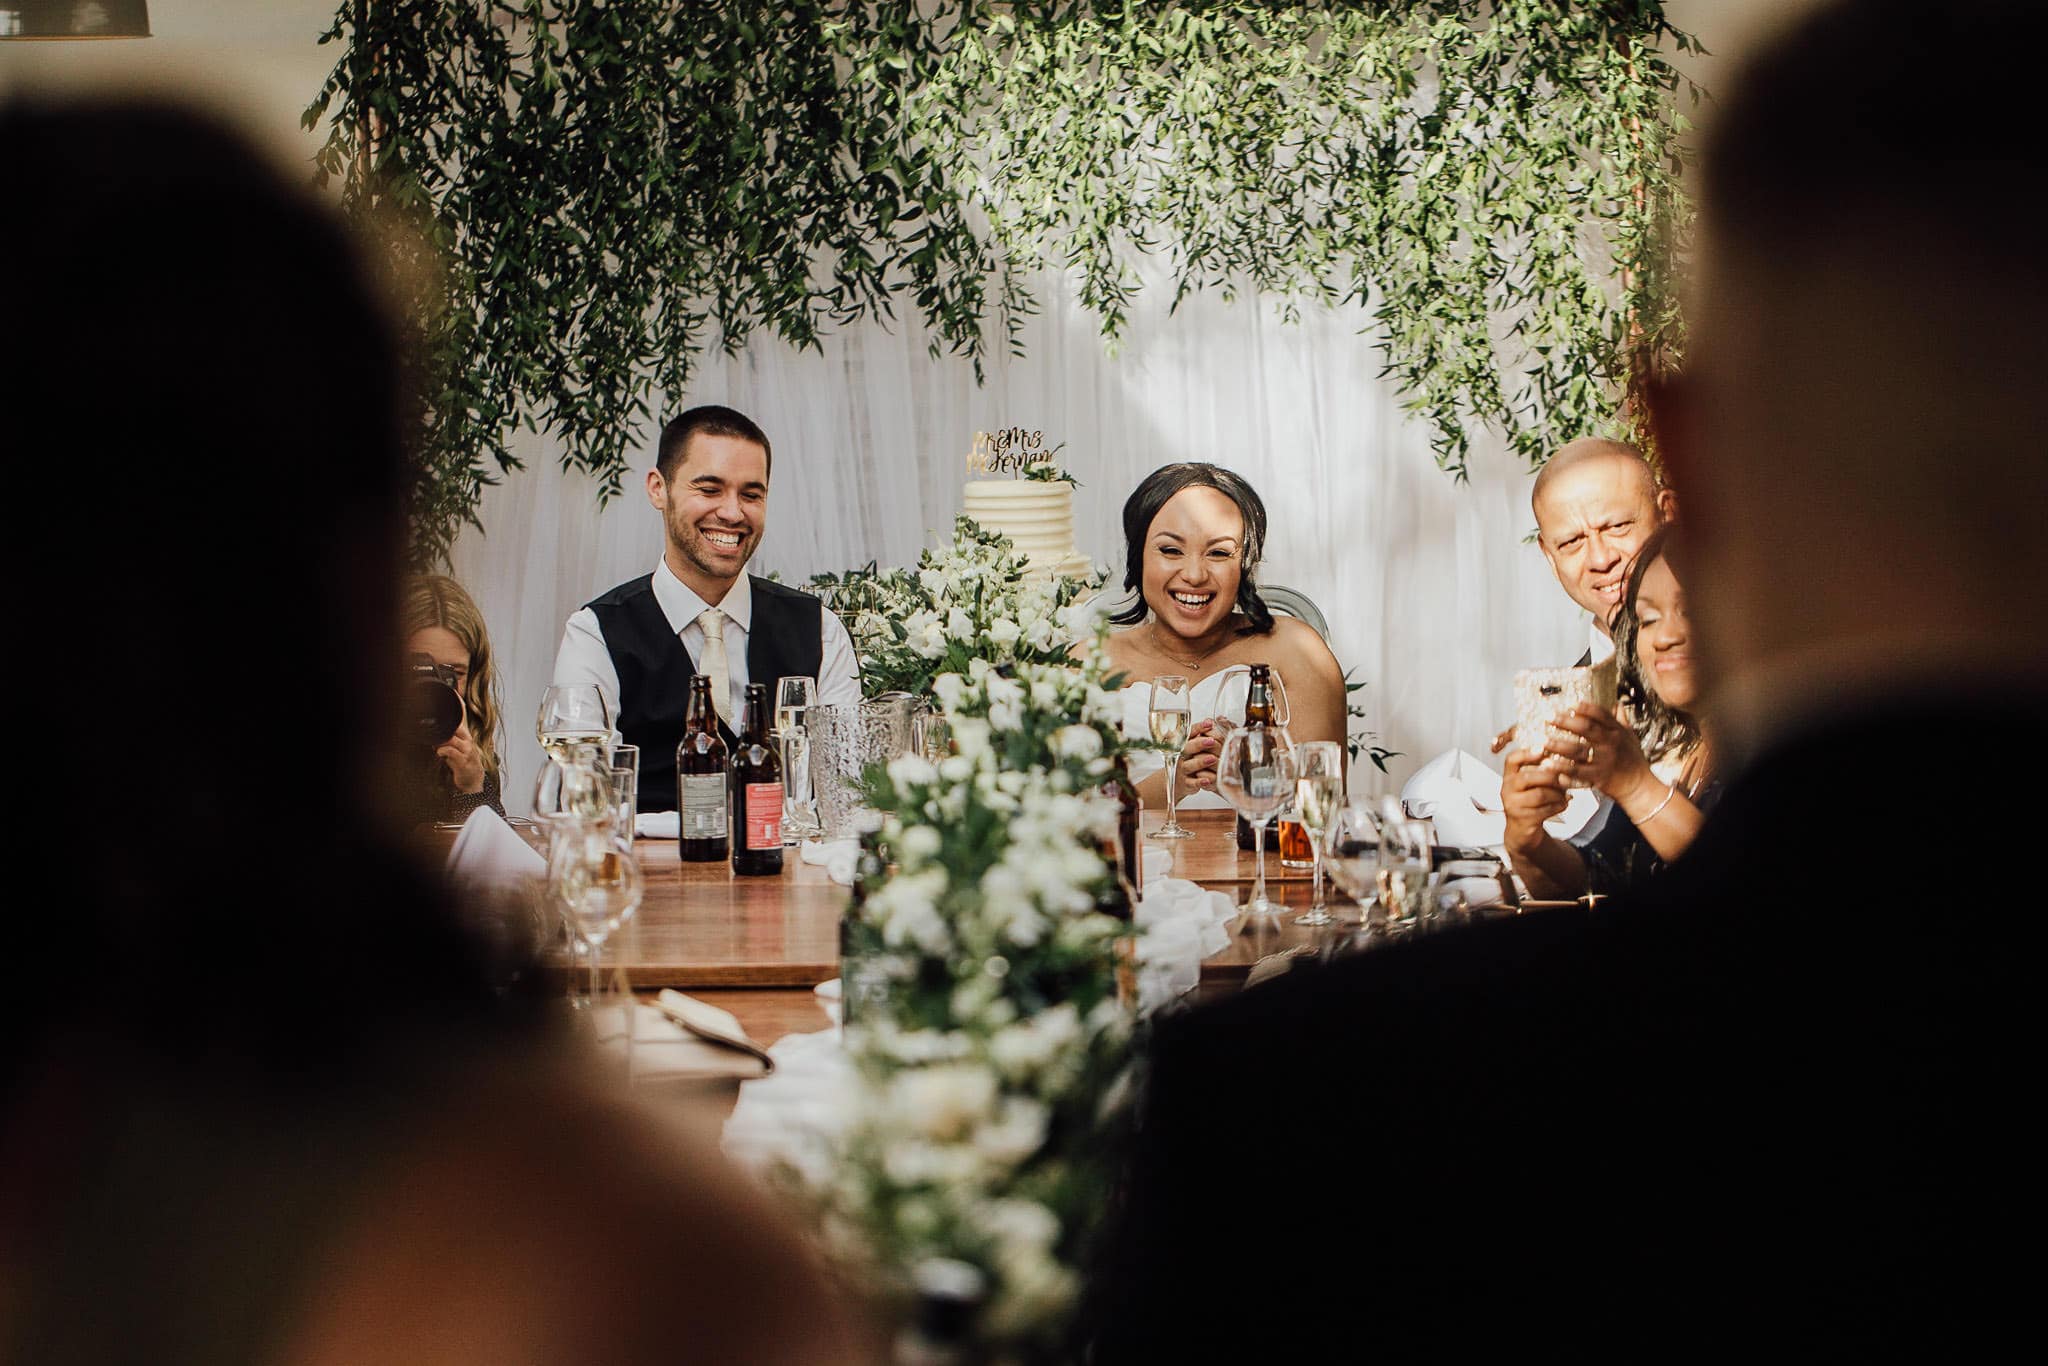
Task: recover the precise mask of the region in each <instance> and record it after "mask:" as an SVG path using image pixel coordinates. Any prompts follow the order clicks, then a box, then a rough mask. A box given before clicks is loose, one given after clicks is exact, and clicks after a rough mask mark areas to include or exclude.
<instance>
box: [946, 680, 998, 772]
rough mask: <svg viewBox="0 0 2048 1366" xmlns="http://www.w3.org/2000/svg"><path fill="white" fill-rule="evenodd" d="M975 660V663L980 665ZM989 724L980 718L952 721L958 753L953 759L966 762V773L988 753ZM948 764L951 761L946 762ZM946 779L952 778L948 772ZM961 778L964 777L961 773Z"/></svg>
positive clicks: (968, 717)
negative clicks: (974, 762)
mask: <svg viewBox="0 0 2048 1366" xmlns="http://www.w3.org/2000/svg"><path fill="white" fill-rule="evenodd" d="M980 662H981V661H980V660H976V661H975V663H977V664H978V663H980ZM989 724H990V723H989V722H988V721H985V720H982V719H981V718H980V717H972V716H962V717H957V718H955V719H954V721H953V748H954V749H955V750H957V751H958V753H957V754H955V755H954V756H953V757H954V758H958V759H965V760H967V761H968V770H967V772H969V773H971V772H973V761H974V760H976V759H979V758H980V757H981V756H982V755H984V754H986V753H988V736H989ZM948 762H949V763H950V762H951V760H948ZM946 776H947V777H949V778H950V777H952V776H953V775H952V773H951V772H950V771H948V772H947V775H946ZM960 776H961V777H963V778H964V777H966V776H967V774H966V773H962V774H961V775H960Z"/></svg>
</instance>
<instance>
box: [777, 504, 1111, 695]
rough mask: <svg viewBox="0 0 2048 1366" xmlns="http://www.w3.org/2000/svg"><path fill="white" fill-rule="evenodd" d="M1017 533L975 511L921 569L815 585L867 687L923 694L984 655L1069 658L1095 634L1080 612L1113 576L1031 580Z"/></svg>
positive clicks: (860, 573) (1003, 659)
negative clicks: (982, 520) (992, 527)
mask: <svg viewBox="0 0 2048 1366" xmlns="http://www.w3.org/2000/svg"><path fill="white" fill-rule="evenodd" d="M1025 569H1026V561H1025V558H1024V557H1023V556H1022V555H1020V554H1018V553H1017V550H1016V548H1015V547H1014V546H1013V545H1012V544H1011V543H1010V539H1009V538H1008V537H1007V536H1003V535H1001V534H1000V533H997V532H993V531H988V530H985V529H984V528H982V527H981V526H979V525H977V524H976V523H975V522H973V521H972V520H970V519H969V518H966V517H961V518H958V519H957V520H956V521H955V522H954V524H953V540H952V542H951V543H950V544H948V545H945V546H942V547H940V548H939V549H937V550H927V551H925V552H924V554H923V555H922V556H921V557H920V558H919V560H918V565H917V568H916V569H914V570H906V569H886V570H885V569H877V568H876V567H875V566H873V565H869V566H868V567H867V568H865V569H855V570H849V571H848V572H847V573H845V574H821V575H818V576H817V577H816V578H813V579H812V580H811V581H810V582H809V583H808V584H806V585H805V587H806V588H807V589H808V590H809V591H810V592H813V593H816V594H817V595H818V596H819V597H820V598H822V599H824V602H825V605H826V606H827V607H829V608H831V609H832V610H833V611H834V612H836V613H838V614H839V618H840V620H842V621H844V622H845V623H846V628H847V631H848V633H849V634H851V635H852V637H853V648H854V651H855V652H856V653H857V654H858V655H859V656H860V662H861V664H860V680H861V691H862V692H863V693H865V694H866V695H867V696H869V697H874V696H876V695H878V694H880V693H885V692H907V693H914V694H918V695H923V694H925V693H927V692H929V691H930V689H931V686H932V683H933V680H935V679H937V678H938V677H939V676H941V675H942V674H964V673H965V672H966V669H967V666H968V664H969V663H970V662H972V661H974V660H982V661H984V662H986V663H988V664H990V665H993V666H995V667H996V668H998V669H1003V668H1007V667H1009V666H1011V665H1015V664H1051V663H1059V662H1062V661H1064V660H1065V659H1066V657H1067V644H1068V642H1069V641H1072V640H1075V639H1078V638H1084V637H1086V636H1087V635H1088V634H1089V632H1088V630H1087V629H1086V628H1085V626H1084V624H1083V623H1082V622H1081V621H1080V620H1079V618H1078V617H1077V615H1076V613H1075V611H1074V610H1073V609H1076V608H1078V607H1080V606H1082V605H1084V604H1085V603H1086V602H1087V601H1088V600H1089V599H1090V598H1093V597H1094V596H1095V595H1096V594H1097V593H1098V592H1100V591H1101V589H1102V585H1103V584H1104V583H1105V582H1106V581H1107V576H1106V575H1102V574H1097V575H1095V576H1093V577H1091V578H1057V577H1056V578H1051V579H1039V580H1027V579H1026V578H1025Z"/></svg>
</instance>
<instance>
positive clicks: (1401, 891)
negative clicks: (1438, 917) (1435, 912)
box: [1379, 820, 1430, 934]
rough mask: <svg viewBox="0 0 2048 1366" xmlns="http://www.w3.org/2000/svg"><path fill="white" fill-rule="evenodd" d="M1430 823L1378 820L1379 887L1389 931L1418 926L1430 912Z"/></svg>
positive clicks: (1392, 932)
mask: <svg viewBox="0 0 2048 1366" xmlns="http://www.w3.org/2000/svg"><path fill="white" fill-rule="evenodd" d="M1429 882H1430V874H1429V826H1428V824H1427V823H1426V822H1424V821H1411V820H1389V821H1383V822H1381V828H1380V865H1379V890H1380V908H1381V909H1382V910H1383V911H1384V912H1385V913H1386V927H1387V932H1388V933H1389V934H1406V933H1409V932H1410V931H1412V930H1415V929H1417V928H1418V927H1420V926H1421V925H1422V923H1423V921H1424V920H1426V919H1427V918H1428V913H1429Z"/></svg>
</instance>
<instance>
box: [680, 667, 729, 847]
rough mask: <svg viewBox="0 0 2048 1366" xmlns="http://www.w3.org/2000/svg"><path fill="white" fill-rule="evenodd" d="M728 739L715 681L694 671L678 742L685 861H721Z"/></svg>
mask: <svg viewBox="0 0 2048 1366" xmlns="http://www.w3.org/2000/svg"><path fill="white" fill-rule="evenodd" d="M727 817H728V812H727V810H726V799H725V741H724V740H721V739H720V738H719V736H718V713H717V711H715V710H714V709H713V708H712V706H711V680H710V678H709V677H707V676H706V675H704V674H692V675H691V676H690V701H689V705H688V706H687V707H686V708H685V709H684V711H683V740H682V743H681V744H679V745H677V746H676V821H677V824H678V827H679V828H678V830H677V832H676V833H677V835H678V839H677V840H676V848H677V850H678V851H679V852H680V853H681V855H682V859H683V862H685V863H723V862H724V861H725V856H726V849H727V847H728V841H727V838H726V821H727Z"/></svg>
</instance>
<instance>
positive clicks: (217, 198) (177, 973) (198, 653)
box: [0, 103, 469, 1063]
mask: <svg viewBox="0 0 2048 1366" xmlns="http://www.w3.org/2000/svg"><path fill="white" fill-rule="evenodd" d="M0 200H4V202H5V203H6V204H7V205H8V206H9V209H8V211H7V212H6V213H4V214H0V270H4V272H5V279H6V286H5V298H6V302H5V309H6V325H5V326H4V327H0V384H4V386H5V395H4V400H0V457H4V459H5V468H6V469H7V471H8V478H9V480H10V481H12V482H13V489H12V490H11V492H12V493H13V496H14V500H15V506H16V508H17V512H18V517H19V520H20V523H21V524H22V525H23V526H25V527H27V526H31V525H32V526H33V528H34V531H35V533H38V534H36V535H35V536H34V539H33V540H26V539H24V540H15V541H13V542H11V543H10V545H9V547H8V549H7V551H6V552H5V553H6V554H7V556H8V559H9V561H10V564H9V566H8V573H7V582H8V583H9V585H10V591H11V592H13V593H15V594H16V595H18V598H19V601H18V607H17V612H16V616H15V619H16V620H17V621H19V622H22V623H23V624H24V625H27V624H28V623H33V627H32V634H31V636H30V637H29V640H30V647H31V650H32V651H33V657H32V658H33V662H32V666H31V667H17V668H16V669H14V670H11V671H10V674H11V677H10V679H9V683H8V699H9V700H8V702H7V703H6V705H7V707H8V710H9V713H10V714H11V715H12V717H13V718H14V726H15V728H16V729H17V731H20V732H22V733H23V734H24V737H27V736H33V737H35V738H37V739H40V740H43V741H44V742H45V745H44V748H42V749H41V750H40V751H39V752H37V753H35V754H33V755H24V754H19V753H18V758H19V759H20V760H21V762H22V763H23V764H24V766H26V767H33V768H34V769H35V770H36V774H37V776H36V778H35V779H34V786H35V789H36V792H37V797H36V800H35V801H34V803H33V804H32V805H33V809H34V812H35V815H34V816H33V817H31V818H30V820H31V822H32V823H31V825H30V827H29V828H25V829H20V830H18V831H17V834H18V835H19V836H20V837H22V838H23V839H25V840H27V841H29V842H31V843H32V844H33V846H34V847H35V848H36V849H37V851H38V854H37V862H38V865H39V870H40V871H42V872H45V873H49V874H55V875H56V876H57V877H58V878H59V879H60V881H59V882H58V883H57V886H58V888H59V889H60V890H58V891H57V892H55V893H54V895H56V896H57V897H59V898H61V899H62V901H63V902H64V914H63V915H62V916H61V917H53V918H52V920H51V923H50V925H49V927H48V929H47V930H46V932H47V933H50V934H52V935H53V936H55V937H56V939H57V942H56V944H54V945H53V946H52V947H51V950H50V952H51V954H52V955H54V957H55V960H56V961H54V962H50V963H48V964H47V966H48V967H49V969H50V971H48V972H39V973H36V974H33V975H32V976H33V978H34V979H37V981H38V983H39V985H40V986H41V988H42V989H44V990H48V991H50V992H51V993H52V995H53V997H54V998H55V999H54V1000H53V1001H52V1002H51V1005H52V1007H53V1010H55V1011H56V1012H58V1013H56V1014H50V1013H42V1014H40V1016H39V1017H40V1018H42V1019H43V1020H44V1027H45V1028H48V1029H52V1030H61V1029H62V1028H64V1027H65V1026H64V1021H63V1019H62V1018H61V1011H62V1009H63V1008H64V1007H65V1006H67V1005H68V1006H69V1007H71V1008H73V1009H76V1008H77V1007H78V1006H79V1004H80V1003H81V993H80V992H79V991H78V988H79V987H80V986H81V985H82V984H83V982H84V980H85V979H84V978H83V977H81V976H79V975H78V974H80V973H82V972H84V971H85V970H86V968H87V967H88V965H89V966H90V970H91V972H92V974H93V979H92V980H93V984H94V985H95V986H96V987H98V988H99V991H98V994H97V999H98V1000H99V1001H100V1002H103V1003H105V1002H113V1003H116V1004H115V1005H114V1010H115V1012H116V1013H117V1015H118V1014H119V1013H121V1012H124V1011H132V1012H134V1018H133V1020H131V1021H118V1020H117V1021H116V1022H115V1025H114V1027H117V1028H119V1027H124V1026H125V1024H126V1023H133V1022H136V1021H139V1020H141V1019H142V1018H144V1017H145V1013H146V1012H148V1011H151V1010H158V1009H161V1010H162V1011H164V1012H165V1013H162V1014H160V1015H159V1016H158V1017H157V1021H156V1023H154V1024H152V1025H150V1026H149V1027H148V1028H146V1029H139V1030H138V1032H140V1033H141V1034H142V1036H143V1037H145V1038H148V1039H151V1040H153V1041H160V1044H161V1047H163V1048H164V1049H165V1050H167V1051H176V1050H179V1049H180V1048H183V1049H184V1050H185V1051H187V1052H190V1053H195V1054H196V1053H198V1052H203V1051H205V1050H207V1049H209V1048H213V1047H216V1046H219V1045H220V1044H221V1042H222V1040H223V1039H226V1040H228V1041H230V1042H231V1044H232V1045H233V1046H234V1047H236V1048H247V1049H251V1050H258V1051H260V1050H261V1049H262V1048H264V1047H265V1046H266V1045H265V1043H264V1038H265V1036H266V1035H267V1036H269V1037H270V1038H271V1039H272V1040H274V1041H275V1043H274V1044H273V1045H272V1046H274V1047H275V1048H276V1049H277V1051H278V1053H279V1055H280V1056H286V1055H294V1054H295V1055H296V1056H297V1057H298V1060H299V1061H300V1062H301V1063H303V1062H305V1061H306V1060H307V1059H308V1057H309V1056H311V1057H317V1056H318V1054H319V1050H317V1049H316V1050H314V1052H313V1053H312V1054H307V1053H305V1052H304V1051H303V1048H302V1046H303V1045H304V1044H305V1043H306V1041H307V1036H308V1035H318V1036H321V1037H322V1038H323V1039H324V1041H325V1042H326V1043H328V1044H331V1045H332V1046H333V1047H335V1048H348V1047H353V1046H355V1044H356V1040H358V1039H360V1040H364V1041H367V1040H371V1039H374V1038H375V1037H376V1036H377V1033H378V1022H379V1016H378V1012H377V1011H376V1010H375V1009H373V1008H369V1005H370V1004H371V1003H374V1002H375V1001H377V1000H379V999H387V998H388V999H391V1000H403V1001H406V1002H408V1003H409V1005H408V1008H410V1007H411V1006H412V1005H425V1004H426V1003H427V1002H429V1001H430V1000H432V999H433V998H434V997H435V996H436V995H437V994H439V995H441V996H442V997H443V999H444V1001H445V1000H446V999H447V998H449V997H451V996H453V997H459V996H461V995H462V994H463V993H464V992H466V991H467V990H468V989H469V983H468V979H466V978H465V976H464V972H465V969H464V967H463V963H464V952H463V951H462V949H461V948H460V946H459V944H458V943H457V942H456V940H455V939H454V938H453V937H451V936H452V932H451V931H448V929H447V917H445V916H442V915H440V914H439V912H438V907H437V904H436V902H435V900H434V898H433V897H432V896H431V894H427V893H424V892H420V891H417V890H407V891H404V892H403V893H401V892H400V891H398V890H395V889H397V888H411V887H412V885H413V884H412V880H411V879H410V877H409V875H408V874H406V873H405V872H403V870H402V869H401V868H400V867H399V865H398V864H397V861H396V860H395V859H393V858H392V857H391V856H389V855H388V854H385V853H384V852H383V851H382V846H383V843H384V842H383V840H382V839H381V837H380V835H379V833H378V830H377V824H378V818H377V816H376V812H377V810H378V803H377V802H376V801H375V786H376V782H377V777H378V775H379V774H380V773H381V772H382V763H383V756H384V754H385V752H386V745H385V741H386V737H387V736H388V735H389V734H390V731H391V726H390V724H389V716H390V710H389V709H390V705H391V701H392V699H393V697H394V695H395V687H396V682H397V672H398V670H397V646H396V624H395V604H396V592H397V590H396V573H397V568H398V563H399V548H400V537H401V534H402V531H401V528H402V506H401V497H402V493H401V490H402V488H403V481H402V476H403V472H404V451H403V448H402V443H401V441H400V437H399V431H400V428H399V417H398V412H399V402H398V398H399V395H398V388H399V380H398V374H399V371H398V363H397V352H396V348H395V346H394V343H393V340H392V337H391V335H390V332H389V329H388V328H387V326H386V323H385V320H384V318H383V316H382V314H381V312H380V310H379V307H378V304H377V301H376V298H375V295H374V292H373V290H372V288H371V286H370V284H369V283H368V281H367V279H366V277H365V272H364V268H363V265H362V258H361V256H360V255H359V253H358V252H357V250H356V249H355V247H354V244H353V243H352V241H351V240H350V239H349V238H348V236H347V235H346V233H345V232H344V230H343V228H342V226H341V225H340V223H339V222H338V221H337V220H336V219H335V217H334V216H333V214H332V213H330V212H329V210H328V209H327V208H326V207H325V206H323V205H321V204H319V203H317V202H315V201H314V200H313V199H311V198H310V196H309V195H308V194H307V193H306V192H304V191H302V190H300V189H298V188H296V187H294V186H292V185H291V184H289V183H288V182H287V181H286V180H285V179H284V178H283V177H282V176H281V175H280V174H279V173H278V172H277V171H275V170H273V169H272V168H271V167H270V166H269V165H268V164H267V163H266V162H265V161H264V159H263V158H262V157H261V156H259V155H258V154H257V153H256V152H255V151H254V150H253V149H252V148H251V147H250V146H249V145H248V144H247V143H246V142H244V141H243V140H242V139H241V138H240V137H238V136H236V135H234V134H232V133H230V132H228V131H226V130H225V129H223V128H222V127H220V126H218V125H216V124H214V123H212V122H210V121H208V120H206V119H204V118H201V117H199V116H197V115H194V114H192V113H189V112H187V111H183V110H180V109H177V108H174V107H169V106H163V105H155V104H132V105H130V104H115V103H92V104H79V105H68V106H50V107H36V106H14V107H7V108H0ZM31 719H33V721H34V724H33V725H28V724H25V723H26V722H28V721H30V720H31ZM26 810H27V808H26V807H24V811H26ZM37 918H38V919H41V917H37ZM400 935H402V936H404V937H405V938H404V939H403V940H402V941H401V940H400V939H399V938H398V937H397V936H400ZM380 954H381V961H380V959H379V955H380ZM44 979H47V980H44ZM324 989H347V990H349V991H350V992H351V993H352V994H354V995H356V996H357V997H359V998H361V999H363V1000H364V1001H365V1008H364V1009H362V1010H360V1011H359V1012H356V1013H355V1014H354V1017H353V1018H352V1019H350V1020H349V1021H348V1022H347V1024H345V1025H344V1024H342V1023H341V1022H339V1021H335V1022H333V1023H330V1024H327V1025H324V1026H323V1025H322V1024H320V1023H319V1022H318V1014H319V1013H318V1012H311V1013H308V1012H303V1011H300V1012H295V1013H294V1012H292V1008H291V1006H290V1005H288V1004H287V1002H288V1001H291V1000H300V1001H302V1000H304V999H306V998H307V997H309V996H312V995H314V994H315V993H317V992H319V991H321V990H324ZM265 1010H275V1011H280V1012H286V1013H285V1014H284V1015H283V1016H282V1017H281V1018H282V1023H281V1024H280V1023H279V1020H276V1019H273V1020H272V1021H271V1022H270V1023H271V1025H272V1026H273V1027H272V1028H270V1029H267V1030H251V1029H248V1028H247V1024H248V1021H249V1020H250V1019H251V1018H256V1019H261V1018H263V1015H262V1012H264V1011H265Z"/></svg>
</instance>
